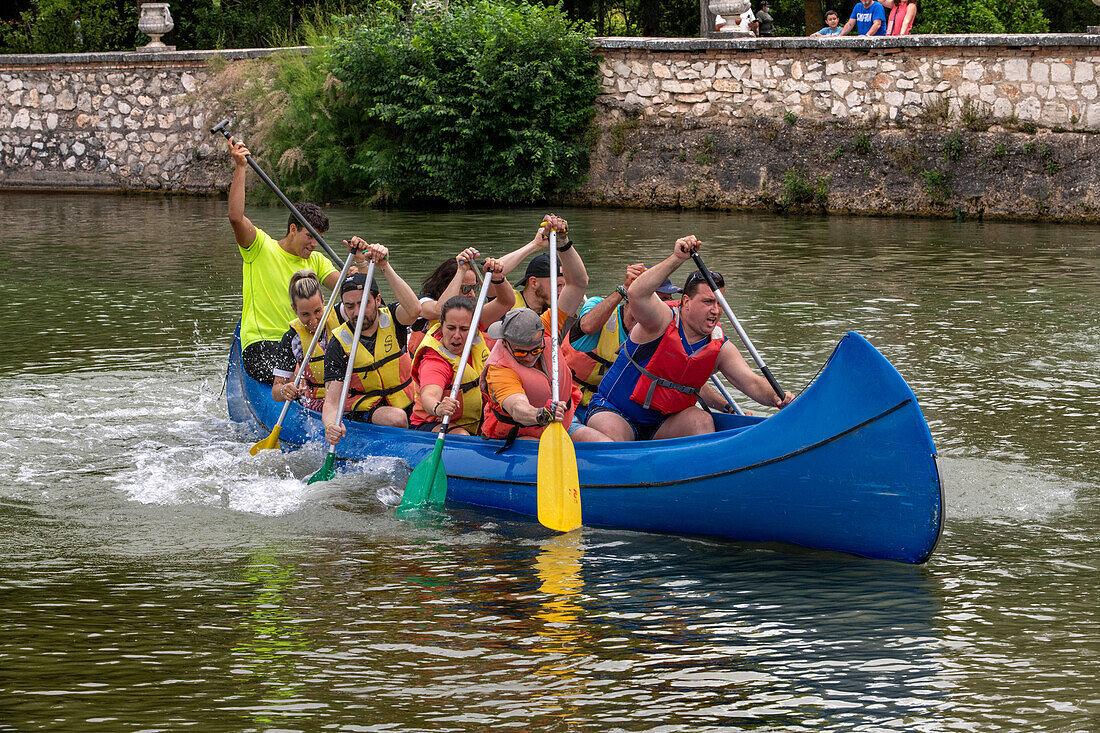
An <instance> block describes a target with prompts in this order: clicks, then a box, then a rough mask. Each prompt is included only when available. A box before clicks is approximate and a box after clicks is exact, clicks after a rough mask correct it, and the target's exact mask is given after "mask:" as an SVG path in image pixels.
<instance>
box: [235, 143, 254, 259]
mask: <svg viewBox="0 0 1100 733" xmlns="http://www.w3.org/2000/svg"><path fill="white" fill-rule="evenodd" d="M228 142H229V154H230V155H231V156H232V157H233V182H232V183H230V184H229V223H230V224H231V225H232V226H233V236H234V237H236V239H237V245H238V246H240V247H242V248H243V249H248V248H249V247H250V246H252V243H253V242H254V241H256V227H255V225H253V223H252V222H251V221H249V220H248V217H247V216H245V215H244V186H245V181H246V179H247V178H248V154H249V153H248V148H246V147H245V146H244V143H243V142H241V141H240V140H238V139H237V138H235V137H231V138H229V141H228Z"/></svg>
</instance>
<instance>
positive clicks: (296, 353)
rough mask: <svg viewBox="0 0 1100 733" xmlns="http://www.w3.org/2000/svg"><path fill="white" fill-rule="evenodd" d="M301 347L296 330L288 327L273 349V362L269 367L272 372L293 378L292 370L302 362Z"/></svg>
mask: <svg viewBox="0 0 1100 733" xmlns="http://www.w3.org/2000/svg"><path fill="white" fill-rule="evenodd" d="M303 348H304V347H303V346H302V340H301V339H300V338H298V333H297V331H295V330H294V329H293V328H288V329H287V330H286V333H284V334H283V338H282V340H281V341H279V345H278V347H276V349H275V363H274V364H273V365H272V367H271V372H272V374H274V375H275V376H276V377H282V378H284V379H294V372H295V371H296V370H297V369H298V365H299V364H301V363H302V349H303Z"/></svg>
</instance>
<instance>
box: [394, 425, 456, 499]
mask: <svg viewBox="0 0 1100 733" xmlns="http://www.w3.org/2000/svg"><path fill="white" fill-rule="evenodd" d="M446 497H447V471H446V469H445V468H444V467H443V441H441V440H437V441H435V448H434V449H433V450H432V454H431V455H430V456H428V457H427V458H425V459H424V460H423V461H421V462H420V463H419V464H418V465H417V466H416V468H414V469H413V472H412V473H411V474H410V475H409V481H408V483H406V484H405V493H404V495H403V496H402V497H401V507H400V508H399V509H398V515H401V514H404V513H406V512H409V511H411V510H413V509H415V508H416V507H419V506H422V505H424V504H428V503H431V504H442V503H443V500H444V499H446Z"/></svg>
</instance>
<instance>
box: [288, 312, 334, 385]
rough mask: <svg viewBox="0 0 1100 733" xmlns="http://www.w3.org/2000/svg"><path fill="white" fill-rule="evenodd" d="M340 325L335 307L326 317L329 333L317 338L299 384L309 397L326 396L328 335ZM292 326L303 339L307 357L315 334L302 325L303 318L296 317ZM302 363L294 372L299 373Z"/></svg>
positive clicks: (325, 327)
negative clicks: (307, 350)
mask: <svg viewBox="0 0 1100 733" xmlns="http://www.w3.org/2000/svg"><path fill="white" fill-rule="evenodd" d="M339 326H340V319H339V317H337V315H336V311H335V309H333V310H330V311H329V312H328V318H326V319H325V323H324V325H323V326H322V329H324V331H326V332H327V333H322V334H321V337H320V338H319V339H317V345H316V346H314V347H313V354H311V355H310V357H309V359H308V363H309V366H308V367H307V368H306V371H305V374H303V375H302V381H301V382H299V385H304V386H305V390H306V392H307V399H324V398H325V346H326V345H327V344H328V335H329V334H331V333H333V332H334V331H335V330H336V329H337V328H338V327H339ZM290 327H291V328H293V329H294V332H295V333H296V334H298V338H299V339H301V341H302V355H303V356H302V358H303V359H304V358H305V350H306V348H308V347H309V342H310V341H312V340H313V334H312V333H310V332H309V329H308V328H306V327H305V326H304V325H302V319H300V318H295V319H294V320H293V321H291V322H290ZM300 366H301V365H300V364H299V365H296V366H295V367H294V373H295V374H297V373H298V368H299V367H300Z"/></svg>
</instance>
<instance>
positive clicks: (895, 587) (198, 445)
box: [0, 195, 1100, 731]
mask: <svg viewBox="0 0 1100 733" xmlns="http://www.w3.org/2000/svg"><path fill="white" fill-rule="evenodd" d="M0 213H2V221H3V226H2V227H0V246H2V250H3V252H4V258H3V260H2V261H3V263H4V264H5V272H4V276H3V277H2V278H0V302H2V303H3V310H4V312H6V313H7V314H8V316H7V321H6V322H7V324H8V331H7V334H6V336H4V337H3V338H0V360H2V361H3V363H4V364H5V367H6V368H5V370H4V372H3V375H2V376H0V477H2V478H0V598H2V599H3V602H2V603H0V730H17V731H27V730H82V731H83V730H105V731H122V730H145V731H152V730H167V729H179V728H184V727H194V728H196V729H200V730H226V731H254V730H255V731H259V730H302V731H314V730H336V731H398V730H400V731H413V730H432V731H447V730H456V731H457V730H480V729H490V728H493V729H498V728H503V729H512V730H520V731H534V730H609V731H613V730H624V731H625V730H629V731H642V730H652V731H678V730H684V731H688V730H690V731H696V730H706V729H711V728H719V727H725V726H737V727H751V728H754V729H758V730H783V731H792V730H806V731H840V730H843V731H851V730H869V731H879V730H921V731H937V730H952V731H953V730H967V731H974V730H983V731H984V730H1002V731H1005V730H1018V731H1031V730H1039V729H1042V730H1058V731H1078V730H1079V731H1095V730H1097V729H1098V726H1100V722H1098V721H1100V683H1098V682H1097V679H1098V677H1100V631H1098V628H1097V623H1096V622H1097V614H1096V610H1095V609H1096V608H1097V606H1100V590H1098V583H1097V579H1098V572H1097V571H1098V566H1100V562H1098V560H1097V550H1098V546H1100V502H1098V499H1100V458H1098V454H1097V442H1098V441H1097V438H1098V427H1097V426H1098V424H1100V419H1098V416H1100V389H1098V386H1100V315H1098V312H1097V306H1096V303H1097V300H1098V297H1100V247H1098V245H1097V241H1098V239H1100V229H1098V228H1096V227H1075V226H1053V225H1041V224H1001V223H998V224H991V223H980V222H967V223H954V222H927V221H908V220H885V219H882V220H874V219H844V218H830V219H827V220H826V219H778V218H772V217H770V216H763V215H761V216H745V215H730V214H719V213H697V212H648V211H630V212H617V211H615V212H613V211H594V210H569V211H563V212H558V213H562V214H563V215H565V216H566V217H567V218H568V219H569V220H570V224H571V231H572V233H573V237H574V239H575V240H576V241H577V242H578V246H579V247H580V251H581V252H582V254H583V256H584V257H585V260H586V263H587V264H588V267H589V271H590V273H591V280H592V285H591V288H590V291H591V293H593V294H596V293H598V294H604V293H606V292H607V291H609V290H610V289H611V288H612V287H613V286H614V284H615V283H616V282H618V281H619V279H621V273H622V271H623V269H624V268H625V265H627V264H629V263H631V262H635V261H647V262H651V263H652V262H654V261H656V260H658V259H660V258H662V257H664V256H665V255H666V253H667V252H668V251H669V250H670V247H671V243H672V242H673V240H674V239H675V238H676V237H677V236H680V235H682V234H686V233H694V234H696V235H697V236H699V237H700V239H702V240H703V242H704V250H703V255H704V257H705V259H706V260H707V262H708V264H709V265H710V266H711V267H712V268H713V269H716V270H719V271H721V272H723V274H724V275H725V277H726V282H727V291H726V292H727V298H728V300H729V301H730V304H731V306H732V307H733V309H734V311H735V312H736V313H737V314H738V316H739V318H740V319H741V321H742V323H743V324H744V326H745V328H746V330H747V331H748V333H749V334H750V335H751V336H752V338H753V341H754V342H755V344H756V346H757V347H758V349H759V350H760V351H761V352H762V353H763V354H764V356H765V358H766V359H767V361H768V363H769V366H770V367H771V368H772V371H773V372H774V373H775V374H776V376H777V377H778V379H779V380H780V382H781V383H783V385H784V386H785V387H787V388H790V389H795V388H798V387H801V386H802V385H804V384H805V383H806V382H807V381H808V380H809V379H810V378H812V376H813V375H814V374H815V373H816V371H817V370H818V368H819V367H820V366H821V364H822V363H823V362H824V360H825V359H826V358H827V357H828V355H829V352H830V350H831V349H832V347H833V345H834V344H835V342H836V341H837V340H838V339H839V338H840V337H841V336H842V335H843V333H844V332H845V331H847V330H849V329H850V330H856V331H858V332H860V333H862V334H863V335H864V336H866V337H867V338H868V339H869V340H870V341H871V342H872V343H873V344H875V345H876V346H877V347H878V348H879V349H880V350H881V351H883V353H885V354H886V356H887V357H888V358H889V359H890V360H891V361H892V362H893V363H894V364H895V365H896V366H897V367H898V369H899V371H901V373H902V374H903V375H904V376H905V377H906V378H907V380H908V381H909V383H910V384H911V385H912V387H913V389H914V391H915V392H916V394H917V397H918V399H919V400H920V403H921V405H922V407H923V409H924V411H925V414H926V416H927V418H928V422H929V424H930V426H931V429H932V433H933V436H934V438H935V440H936V444H937V446H938V447H939V450H940V452H941V454H942V455H943V456H944V473H945V479H946V494H947V523H946V529H945V534H944V536H943V538H942V539H941V542H940V545H939V547H938V548H937V552H936V554H935V555H934V556H933V558H932V560H931V561H930V562H929V563H928V564H926V565H924V566H918V567H914V566H906V565H900V564H894V563H888V562H881V561H870V560H863V559H859V558H854V557H848V556H844V555H838V554H831V553H822V552H813V551H808V550H801V549H797V548H788V547H775V546H765V547H762V546H754V545H740V544H735V543H728V542H718V541H711V540H704V539H698V538H677V537H667V536H656V535H647V534H641V533H632V532H624V531H609V530H598V529H591V528H584V529H583V530H581V531H580V532H577V533H572V534H570V535H565V536H561V537H554V536H552V535H551V533H550V532H548V531H546V530H544V529H541V528H540V527H539V526H538V525H537V524H532V523H527V522H520V521H515V520H514V519H510V518H507V517H499V516H497V517H489V516H484V515H479V514H471V513H458V512H453V513H451V514H449V515H448V517H447V518H446V519H445V520H443V521H442V522H441V523H438V522H437V523H435V524H412V523H407V522H402V521H400V520H397V519H395V518H394V517H393V511H392V508H391V507H390V505H389V504H390V503H392V502H393V501H394V498H395V496H396V492H397V491H399V490H400V487H401V486H403V482H404V479H405V477H406V476H407V469H406V468H405V467H404V466H402V465H401V464H399V463H398V462H387V461H379V462H377V463H374V464H372V465H369V466H356V467H354V468H353V469H352V470H350V471H349V472H348V473H346V474H344V475H342V476H341V477H339V478H338V479H337V480H335V481H332V482H329V483H327V484H319V485H315V486H312V487H307V486H305V485H304V484H303V482H302V481H301V480H300V479H301V478H302V477H303V476H307V475H308V474H309V473H311V472H312V471H313V470H314V469H315V468H316V467H317V466H318V465H319V464H320V461H321V457H322V454H321V452H320V449H318V448H312V449H304V450H302V451H298V452H296V453H288V454H281V453H279V452H276V451H267V452H265V453H263V454H261V455H260V456H259V457H257V458H253V457H251V456H249V455H248V453H247V448H248V446H249V445H250V444H251V443H252V442H253V441H254V440H256V438H257V436H256V435H254V434H252V433H250V432H248V431H247V430H246V429H244V428H241V427H239V426H236V425H234V424H232V423H230V422H229V421H228V419H227V415H226V409H225V404H224V399H222V398H221V397H220V392H221V388H222V380H223V375H224V369H225V359H226V355H227V350H228V347H229V342H230V338H231V334H232V329H233V326H234V324H235V321H236V318H237V314H238V310H239V300H240V263H239V259H238V255H237V253H236V248H235V247H234V246H233V244H232V235H231V232H230V229H229V226H228V223H227V221H226V219H225V218H224V216H225V205H224V203H223V202H219V201H216V200H207V199H155V198H154V199H146V198H122V197H106V196H104V197H92V196H89V197H71V196H23V195H0ZM541 213H542V212H541V211H535V210H530V209H528V210H511V211H502V210H489V211H471V212H460V213H442V214H440V213H435V214H431V213H393V212H379V211H371V210H355V209H350V208H336V209H332V210H331V217H332V220H333V228H332V230H331V231H332V234H333V236H332V240H333V241H337V240H338V239H339V238H340V237H341V236H346V235H348V234H350V233H353V232H354V233H360V234H363V235H364V236H366V237H367V238H368V239H369V240H371V241H381V242H383V243H385V244H387V245H389V246H391V248H392V250H393V253H394V254H393V261H394V263H395V266H396V267H397V269H398V271H399V272H401V273H402V274H405V275H407V276H408V279H409V280H410V281H412V282H414V283H419V281H420V279H421V278H422V277H423V276H424V275H425V274H426V273H427V272H428V271H429V270H430V269H431V268H432V267H434V265H435V264H437V263H438V262H439V261H440V260H441V259H442V258H443V257H446V256H453V254H454V253H456V252H457V251H458V250H459V249H461V248H462V247H464V246H467V245H471V244H472V245H475V246H477V247H479V249H481V251H482V252H483V253H487V254H492V255H500V254H503V253H504V252H506V251H508V250H509V249H511V248H513V247H515V246H518V245H520V244H522V243H524V242H526V241H527V240H528V239H529V238H530V236H531V234H532V233H533V231H534V228H535V226H536V225H537V223H538V222H539V221H540V219H539V217H540V215H541ZM249 214H250V216H252V217H253V220H254V221H255V222H256V223H257V224H258V225H260V226H262V227H264V228H265V229H266V230H267V231H269V232H270V233H272V234H273V235H279V234H281V232H282V230H283V228H284V227H285V215H284V214H283V213H282V211H281V210H278V209H274V208H253V209H250V210H249ZM765 412H766V411H765Z"/></svg>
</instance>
